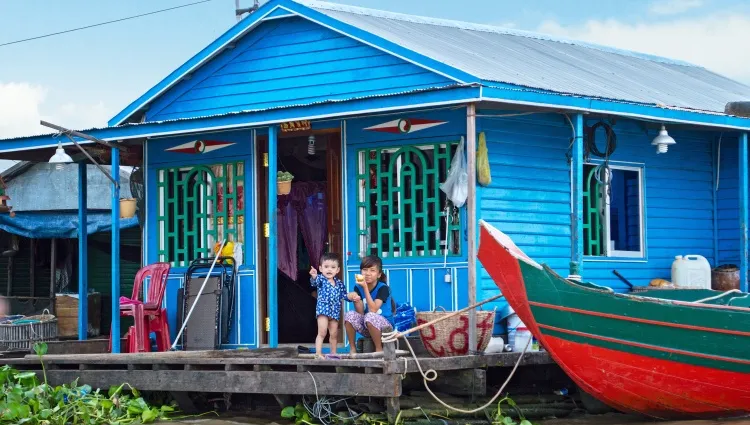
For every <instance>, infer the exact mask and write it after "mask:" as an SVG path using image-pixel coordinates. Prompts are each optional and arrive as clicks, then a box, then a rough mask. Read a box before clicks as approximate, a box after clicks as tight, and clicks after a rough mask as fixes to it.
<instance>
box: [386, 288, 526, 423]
mask: <svg viewBox="0 0 750 425" xmlns="http://www.w3.org/2000/svg"><path fill="white" fill-rule="evenodd" d="M500 297H502V294H501V295H497V296H494V297H492V298H488V299H486V300H484V301H481V302H479V303H476V304H474V305H471V306H469V307H466V308H464V309H462V310H459V311H456V312H453V313H451V314H448V315H446V316H443V317H440V318H437V319H435V320H432V321H430V322H427V323H424V324H422V325H419V326H416V327H413V328H411V329H408V330H406V331H403V332H397V331H393V332H384V333H383V334H382V342H383V344H389V343H394V342H395V343H397V342H398V339H399V338H403V339H404V342H406V346H407V347H408V348H409V352H410V353H411V356H412V358H413V359H414V363H416V365H417V369H418V370H419V374H420V375H422V381H423V382H424V387H425V389H426V390H427V392H428V393H430V395H431V396H432V398H434V399H435V401H437V402H438V403H440V404H441V405H442V406H443V407H445V408H447V409H450V410H453V411H456V412H460V413H465V414H472V413H477V412H481V411H483V410H484V409H486V408H488V407H489V406H491V405H492V404H493V403H495V400H497V399H498V397H500V395H501V394H502V393H503V391H505V387H506V386H507V385H508V383H509V382H510V380H511V379H512V378H513V376H514V375H515V373H516V370H517V369H518V366H520V365H521V361H522V360H523V357H524V355H526V351H527V350H528V349H529V346H530V345H531V338H529V340H528V341H527V343H526V347H524V349H523V352H521V355H520V356H518V360H516V364H515V365H514V366H513V370H512V371H511V372H510V374H509V375H508V378H507V379H506V380H505V382H503V385H502V386H500V389H499V390H498V391H497V393H496V394H495V395H494V396H493V397H492V398H491V399H490V401H488V402H487V403H485V404H484V405H482V406H480V407H477V408H476V409H471V410H466V409H461V408H459V407H455V406H451V405H449V404H447V403H446V402H444V401H443V400H441V399H440V397H438V396H437V395H435V393H433V392H432V389H430V386H429V384H428V383H429V382H433V381H434V380H436V379H437V378H438V374H437V371H435V370H434V369H428V370H427V371H425V370H423V369H422V364H421V363H420V362H419V358H417V355H416V353H414V349H413V348H412V347H411V344H410V343H409V339H408V338H406V335H408V334H410V333H412V332H415V331H417V330H420V329H422V328H424V327H427V326H430V325H433V324H435V323H438V322H440V321H443V320H446V319H449V318H451V317H453V316H456V315H458V314H461V313H463V312H465V311H468V310H473V309H475V308H477V307H479V306H480V305H482V304H486V303H488V302H490V301H493V300H496V299H498V298H500ZM408 368H409V360H408V359H407V358H406V357H404V373H403V374H402V375H401V377H402V379H403V378H404V377H405V376H406V373H407V371H408Z"/></svg>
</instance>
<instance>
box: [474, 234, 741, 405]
mask: <svg viewBox="0 0 750 425" xmlns="http://www.w3.org/2000/svg"><path fill="white" fill-rule="evenodd" d="M480 228H481V231H480V232H481V233H480V246H479V255H478V257H479V260H480V261H481V262H482V265H483V266H484V268H485V269H486V270H487V272H488V273H489V275H490V276H491V277H492V279H493V280H494V281H495V283H496V284H497V286H498V287H499V288H500V290H501V291H502V293H503V294H504V295H505V297H506V298H507V300H508V303H509V304H510V305H511V307H513V309H514V310H515V312H516V314H518V316H519V318H520V319H521V320H523V322H524V323H525V324H526V326H527V327H528V328H529V330H530V331H531V332H532V333H533V334H534V336H535V337H536V338H537V339H538V340H539V342H540V343H541V344H542V345H543V346H544V347H545V349H546V350H547V351H549V353H550V355H551V356H552V358H553V359H554V360H555V362H557V364H558V365H559V366H560V367H562V369H563V370H564V371H565V372H566V373H567V374H568V375H569V376H570V378H571V379H572V380H573V381H574V382H575V383H576V384H577V385H578V386H579V387H580V388H581V389H583V390H584V391H585V392H587V393H589V394H590V395H592V396H594V397H596V398H597V399H599V400H600V401H602V402H604V403H606V404H608V405H610V406H611V407H613V408H615V409H617V410H620V411H623V412H628V413H637V414H643V415H647V416H650V417H654V418H659V419H676V418H727V417H736V416H744V415H748V414H750V308H748V307H749V306H750V297H748V294H745V293H738V292H729V293H722V292H717V291H708V290H651V291H647V292H640V293H630V294H619V293H615V292H613V291H612V290H611V289H609V288H606V287H602V286H597V285H595V284H592V283H585V282H577V281H571V280H568V279H565V278H562V277H561V276H559V275H558V274H556V273H555V272H554V271H552V270H551V269H550V268H549V267H547V266H546V265H540V264H537V263H536V262H535V261H534V260H532V259H531V258H529V257H528V256H526V255H525V254H524V253H523V252H522V251H521V250H520V249H519V248H518V247H517V246H516V245H515V244H514V243H513V241H512V240H511V239H510V238H509V237H508V236H507V235H505V234H504V233H502V232H501V231H499V230H498V229H496V228H494V227H493V226H491V225H490V224H488V223H486V222H484V221H480Z"/></svg>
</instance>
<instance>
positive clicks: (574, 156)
mask: <svg viewBox="0 0 750 425" xmlns="http://www.w3.org/2000/svg"><path fill="white" fill-rule="evenodd" d="M573 126H574V128H575V133H574V134H573V135H572V136H573V145H572V147H571V152H570V155H571V163H570V166H571V191H572V196H571V202H572V205H571V214H570V226H571V233H572V237H573V238H572V244H571V254H570V275H571V276H580V275H582V274H583V114H575V117H574V121H573Z"/></svg>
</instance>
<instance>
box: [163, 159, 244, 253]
mask: <svg viewBox="0 0 750 425" xmlns="http://www.w3.org/2000/svg"><path fill="white" fill-rule="evenodd" d="M157 197H158V212H157V222H158V235H159V250H158V253H159V261H165V262H169V263H171V264H172V265H173V266H176V267H185V266H187V265H188V264H189V263H190V261H192V260H193V259H195V258H200V257H208V256H210V255H212V248H213V245H214V244H215V243H216V242H217V241H220V240H222V239H224V238H227V239H228V240H231V241H235V242H240V243H241V242H243V241H244V237H245V235H244V226H243V224H244V218H245V202H244V164H243V163H242V162H231V163H225V164H217V165H197V166H193V167H178V168H165V169H160V170H158V171H157Z"/></svg>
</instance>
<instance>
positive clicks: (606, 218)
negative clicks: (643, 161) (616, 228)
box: [593, 164, 646, 258]
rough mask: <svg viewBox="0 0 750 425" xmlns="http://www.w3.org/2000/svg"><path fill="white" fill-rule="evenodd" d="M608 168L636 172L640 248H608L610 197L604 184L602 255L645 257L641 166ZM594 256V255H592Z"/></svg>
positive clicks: (610, 166)
mask: <svg viewBox="0 0 750 425" xmlns="http://www.w3.org/2000/svg"><path fill="white" fill-rule="evenodd" d="M609 168H610V169H612V170H622V171H632V172H636V173H638V228H639V233H640V243H639V244H638V246H639V247H640V249H639V250H638V251H622V250H615V249H612V250H610V245H611V243H612V241H611V240H610V231H611V229H610V226H611V217H610V211H609V205H610V197H609V193H607V191H606V186H602V190H604V193H602V198H603V199H604V200H605V208H604V224H605V225H604V226H603V227H604V238H603V239H604V241H606V243H605V244H604V255H603V257H607V258H645V254H646V228H645V220H644V215H645V204H644V196H643V189H644V188H643V186H644V181H643V167H633V166H625V165H612V164H610V165H609ZM593 258H596V257H593Z"/></svg>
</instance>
